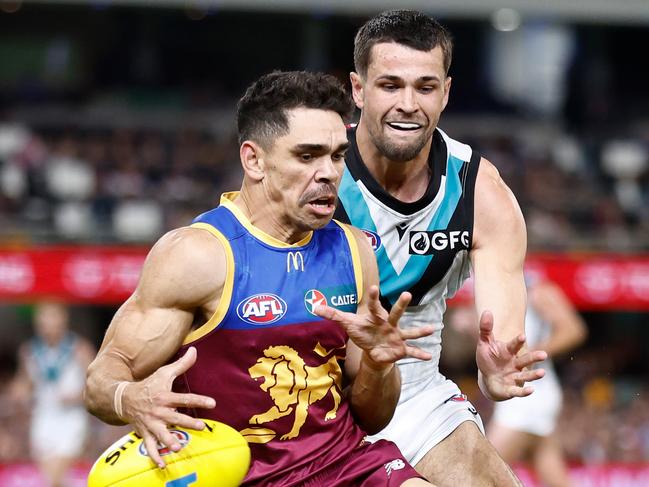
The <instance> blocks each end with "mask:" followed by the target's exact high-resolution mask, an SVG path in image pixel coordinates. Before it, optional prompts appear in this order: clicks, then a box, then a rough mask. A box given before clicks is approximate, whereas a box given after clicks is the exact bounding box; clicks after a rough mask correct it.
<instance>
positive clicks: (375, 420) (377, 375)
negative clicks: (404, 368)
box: [349, 356, 401, 434]
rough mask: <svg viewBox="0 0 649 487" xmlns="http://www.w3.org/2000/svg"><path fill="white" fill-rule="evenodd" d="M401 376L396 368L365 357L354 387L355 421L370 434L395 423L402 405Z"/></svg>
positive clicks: (351, 401) (352, 391) (352, 398)
mask: <svg viewBox="0 0 649 487" xmlns="http://www.w3.org/2000/svg"><path fill="white" fill-rule="evenodd" d="M400 392H401V376H400V374H399V369H398V368H397V366H396V364H390V365H387V366H386V365H385V364H377V363H372V361H371V359H369V358H366V357H365V356H364V357H363V358H362V359H361V362H360V367H359V369H358V373H357V375H356V378H355V379H354V383H353V384H352V387H351V393H350V396H349V398H350V403H351V407H352V412H353V413H354V417H355V418H356V420H357V421H358V423H359V424H360V425H361V427H362V428H363V429H364V430H365V431H366V432H367V433H369V434H374V433H378V432H379V431H381V430H382V429H383V428H384V427H385V426H387V424H388V423H389V422H390V419H392V416H393V415H394V410H395V408H396V407H397V403H398V402H399V394H400Z"/></svg>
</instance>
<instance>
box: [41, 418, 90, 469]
mask: <svg viewBox="0 0 649 487" xmlns="http://www.w3.org/2000/svg"><path fill="white" fill-rule="evenodd" d="M87 429H88V413H87V412H86V411H85V410H83V409H81V410H73V411H66V412H65V413H62V414H34V415H33V416H32V422H31V429H30V441H31V450H32V455H33V457H34V458H50V457H65V458H76V457H78V456H79V455H81V453H82V452H83V449H84V447H85V443H86V432H87Z"/></svg>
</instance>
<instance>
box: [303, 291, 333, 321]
mask: <svg viewBox="0 0 649 487" xmlns="http://www.w3.org/2000/svg"><path fill="white" fill-rule="evenodd" d="M327 305H328V303H327V298H326V296H325V295H324V294H322V293H321V292H320V291H318V290H317V289H311V290H309V291H307V292H306V294H305V295H304V306H306V310H307V311H308V312H309V313H311V314H312V315H315V313H314V312H313V310H314V309H315V308H316V307H318V306H327Z"/></svg>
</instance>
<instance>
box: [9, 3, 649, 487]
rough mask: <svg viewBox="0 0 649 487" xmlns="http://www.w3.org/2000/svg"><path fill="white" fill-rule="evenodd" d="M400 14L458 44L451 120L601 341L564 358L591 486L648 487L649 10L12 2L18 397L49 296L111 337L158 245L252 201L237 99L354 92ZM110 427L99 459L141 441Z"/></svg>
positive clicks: (571, 445)
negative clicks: (335, 80) (246, 91)
mask: <svg viewBox="0 0 649 487" xmlns="http://www.w3.org/2000/svg"><path fill="white" fill-rule="evenodd" d="M316 4H317V6H316ZM395 5H398V6H399V7H413V8H421V9H423V10H425V11H427V12H429V13H431V14H432V15H434V16H436V17H438V18H439V19H440V20H441V21H442V22H443V23H444V24H445V25H447V26H448V28H449V29H450V31H451V32H452V33H453V35H454V37H455V42H456V50H455V55H454V60H453V65H452V68H451V75H452V76H453V89H452V93H451V100H450V103H449V106H448V108H447V110H446V112H445V114H444V115H443V117H442V120H441V122H440V126H441V127H442V128H443V129H444V130H446V131H447V132H448V133H449V134H450V135H452V136H453V137H456V138H458V139H460V140H463V141H466V142H468V143H471V144H472V145H473V146H474V147H475V148H477V149H478V150H479V151H480V152H481V153H482V154H483V155H484V156H485V157H487V158H488V159H490V160H491V161H492V162H494V163H495V164H496V166H497V167H498V168H499V170H500V172H501V174H502V175H503V177H504V179H505V180H506V181H507V183H508V184H509V185H510V186H511V187H512V189H513V190H514V193H515V194H516V195H517V198H518V199H519V202H520V203H521V206H522V208H523V211H524V213H525V216H526V221H527V226H528V233H529V247H530V262H531V264H532V265H536V266H538V267H540V268H541V269H543V270H544V272H547V273H548V274H549V275H550V276H551V277H553V278H555V279H557V280H558V281H559V282H560V284H562V286H564V288H566V289H567V290H568V291H569V294H570V295H571V297H572V298H573V300H575V302H577V303H578V304H579V305H580V307H581V309H582V311H583V313H584V317H585V318H586V320H587V322H588V324H589V327H590V329H591V333H590V338H589V341H588V343H587V345H586V346H585V347H583V348H582V349H581V350H579V351H578V352H576V353H575V354H574V355H573V356H570V357H565V358H564V359H563V360H560V361H559V368H560V371H561V372H562V375H563V377H564V383H565V385H566V396H567V398H568V400H567V401H566V411H565V412H564V416H563V424H564V426H563V427H562V428H561V431H562V438H561V439H562V442H563V444H564V447H565V448H566V450H567V452H568V453H569V455H570V458H571V461H572V462H573V463H574V465H575V469H574V471H573V472H574V475H575V478H576V479H577V478H578V479H581V480H579V482H581V483H576V485H611V486H612V485H615V486H616V487H617V486H622V487H623V486H640V485H649V480H647V479H649V466H648V465H649V396H648V394H649V382H648V381H647V377H648V374H649V365H648V364H647V361H646V356H647V354H649V327H647V317H648V316H649V184H648V183H649V90H647V86H649V71H647V70H645V69H640V68H639V67H638V63H639V62H641V59H640V58H639V56H641V54H640V53H641V51H642V47H643V46H644V45H646V42H647V39H648V38H649V27H648V26H649V2H647V1H645V0H618V1H616V2H610V1H607V0H565V1H562V2H536V1H534V0H511V1H510V2H508V8H507V9H502V8H500V6H501V5H502V3H501V2H498V1H495V0H466V1H463V2H457V1H455V0H436V1H428V0H419V1H414V0H412V1H400V2H387V1H379V0H373V1H371V0H360V1H359V0H355V1H353V2H350V1H342V0H329V1H319V2H315V1H314V2H305V1H297V0H293V1H290V0H274V1H273V2H269V1H262V0H259V1H254V0H219V1H218V2H209V1H195V2H191V1H181V0H157V1H153V0H148V1H145V0H142V1H137V0H120V1H111V0H94V1H76V2H75V1H58V0H56V1H54V0H52V1H38V2H36V1H34V2H32V1H21V0H0V375H1V376H2V377H3V380H2V382H1V383H2V384H3V385H4V384H8V383H9V382H10V378H11V374H12V371H13V367H15V357H14V353H15V349H16V345H17V343H18V342H19V341H21V340H22V339H25V338H27V337H28V336H29V335H30V333H31V331H30V319H29V318H30V312H31V307H30V302H33V301H34V300H36V299H38V298H39V297H42V296H51V295H57V296H59V297H61V298H63V299H66V300H68V301H70V302H71V303H73V304H74V307H73V318H74V321H75V324H76V329H77V330H78V331H79V332H80V333H83V334H85V335H86V336H88V337H90V338H91V339H93V340H94V341H95V343H99V341H100V340H101V336H102V334H103V330H104V329H105V327H106V326H107V323H108V321H109V320H110V316H111V315H112V313H113V312H114V310H115V306H117V305H118V304H119V302H120V301H121V300H123V299H124V297H125V296H127V295H128V293H129V292H130V290H131V289H132V288H133V286H134V283H135V282H136V280H137V275H138V272H139V268H140V266H141V263H142V259H143V256H144V255H145V253H146V250H147V248H148V246H150V245H151V243H152V242H153V241H155V239H157V238H158V237H159V236H160V235H161V234H162V233H163V232H164V231H166V230H167V229H170V228H173V227H177V226H181V225H185V224H187V223H188V222H189V221H190V220H191V218H192V217H193V216H194V215H196V214H198V213H200V212H202V211H205V210H206V209H208V208H211V207H213V206H214V205H216V203H217V201H218V195H219V194H220V193H221V192H222V191H224V190H230V189H236V188H238V184H239V179H240V174H241V173H240V170H239V165H238V148H237V145H236V141H235V138H234V120H233V114H234V105H235V103H236V100H237V97H238V96H239V95H240V94H241V91H242V89H243V88H244V87H245V86H246V85H247V84H248V83H249V82H250V81H251V80H253V79H254V78H256V77H257V76H259V75H260V74H262V73H264V72H268V71H270V70H272V69H276V68H280V69H320V70H326V71H328V72H331V73H333V74H335V75H337V76H339V77H340V78H341V79H343V80H346V79H347V74H348V72H349V71H351V70H352V69H353V61H352V45H353V35H354V33H355V31H356V29H357V28H358V26H359V25H360V24H361V23H362V22H363V21H364V19H365V18H366V16H367V15H370V14H372V13H375V12H377V11H379V10H382V9H386V8H393V7H394V6H395ZM152 7H157V8H152ZM445 340H446V341H445V343H446V347H447V350H453V352H449V353H447V356H451V358H450V359H447V360H449V362H448V363H447V364H446V367H448V370H449V371H450V372H452V373H453V374H456V375H451V374H449V375H451V376H452V377H453V378H456V379H458V380H462V377H466V380H464V382H465V383H466V385H464V388H465V389H466V390H467V391H471V390H472V389H473V390H474V394H476V395H477V394H479V393H478V392H477V391H476V390H475V380H474V377H475V375H474V373H473V370H472V369H471V361H472V359H471V357H470V354H469V356H463V352H462V350H461V346H459V345H457V344H456V343H454V342H453V339H452V337H446V338H445ZM464 352H466V351H464ZM463 357H464V360H460V359H461V358H463ZM464 382H463V384H464ZM472 384H473V385H472ZM5 389H6V388H5V387H3V388H2V390H0V406H2V407H0V411H2V413H1V414H0V462H5V464H6V465H5V467H0V485H14V484H12V483H11V482H13V480H6V479H7V478H9V477H8V475H9V473H6V472H7V468H8V467H7V465H10V466H13V467H15V466H16V465H17V464H16V463H15V462H23V461H25V460H26V459H27V451H26V444H21V443H20V442H16V438H21V437H22V438H25V436H24V434H25V433H24V432H25V431H26V429H25V428H26V424H27V421H28V417H26V416H25V412H24V411H20V410H16V408H15V407H13V406H12V404H11V400H10V397H9V396H8V395H7V394H6V390H5ZM476 397H477V396H476ZM476 397H474V400H476V402H478V403H479V404H481V405H482V408H483V413H484V414H485V415H488V414H489V405H488V403H487V402H486V401H480V400H479V397H477V398H476ZM21 428H22V429H21ZM96 433H97V434H95V435H93V441H92V443H91V445H89V448H88V457H87V459H86V460H87V461H92V460H93V459H94V457H96V455H97V454H98V453H99V452H100V451H101V450H103V448H105V447H106V446H107V445H108V443H109V442H110V438H113V437H115V438H116V437H118V436H120V435H121V433H122V432H121V431H119V432H115V431H111V430H107V429H106V428H104V427H102V426H100V425H99V424H96ZM19 464H20V463H19ZM20 465H22V464H20ZM616 465H622V467H620V468H621V470H616V468H617V467H615V466H616ZM13 467H12V468H13ZM82 467H83V466H82ZM16 468H18V467H16ZM25 468H27V469H28V468H29V467H25ZM3 469H4V470H3ZM584 469H585V470H584ZM598 469H599V470H598ZM81 470H83V468H82V469H81ZM3 472H5V473H3ZM13 472H14V474H12V475H16V474H15V470H14V471H13ZM21 472H22V471H21ZM620 472H621V473H620ZM5 474H6V475H5ZM618 474H619V475H620V476H621V477H615V479H617V480H610V479H613V478H614V476H615V475H618ZM3 475H5V476H4V477H3ZM24 475H26V474H22V473H21V474H20V475H18V477H19V478H22V479H23V480H22V482H23V483H22V484H15V485H27V484H25V483H24V482H25V480H24V479H25V478H26V477H25V476H24ZM79 475H80V478H81V477H82V476H83V474H82V473H81V474H79ZM522 475H526V474H525V473H524V471H523V474H522ZM588 476H593V477H592V479H591V478H590V477H588ZM624 476H626V477H624ZM526 478H527V477H526ZM3 479H4V480H3ZM593 479H595V480H593ZM596 479H600V481H599V482H600V483H595V482H596ZM604 479H608V480H604ZM620 479H623V480H620ZM3 482H4V483H3ZM34 482H36V483H34V484H33V485H38V483H37V481H34ZM79 482H81V483H82V480H79ZM527 482H529V484H527V483H526V485H534V483H533V482H534V481H533V480H532V479H530V480H527ZM587 482H591V483H587ZM81 483H80V485H81Z"/></svg>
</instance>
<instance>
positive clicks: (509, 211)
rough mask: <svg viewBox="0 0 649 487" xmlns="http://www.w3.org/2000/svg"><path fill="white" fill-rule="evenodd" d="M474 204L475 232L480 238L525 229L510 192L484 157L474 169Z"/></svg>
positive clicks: (496, 170) (512, 235) (520, 213)
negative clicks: (475, 173)
mask: <svg viewBox="0 0 649 487" xmlns="http://www.w3.org/2000/svg"><path fill="white" fill-rule="evenodd" d="M474 207H475V214H474V215H475V216H474V221H475V223H474V227H475V233H479V234H481V235H482V237H484V236H485V235H490V234H494V233H498V234H501V235H502V236H503V237H505V235H510V236H511V237H512V238H513V237H514V236H521V233H524V232H525V220H524V219H523V213H522V211H521V208H520V206H519V204H518V201H517V200H516V197H515V196H514V193H513V192H512V191H511V189H510V188H509V187H508V186H507V184H506V183H505V181H503V179H502V177H501V176H500V173H499V172H498V168H497V167H496V166H495V165H494V164H492V163H491V162H490V161H489V160H488V159H485V158H484V157H483V158H481V160H480V167H479V169H478V174H477V179H476V189H475V204H474ZM494 229H497V230H498V231H497V232H494ZM522 238H524V237H522Z"/></svg>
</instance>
